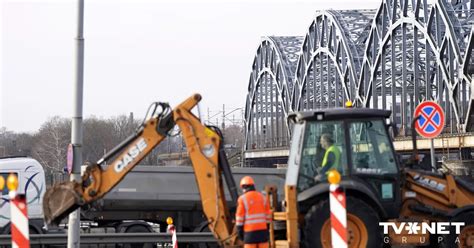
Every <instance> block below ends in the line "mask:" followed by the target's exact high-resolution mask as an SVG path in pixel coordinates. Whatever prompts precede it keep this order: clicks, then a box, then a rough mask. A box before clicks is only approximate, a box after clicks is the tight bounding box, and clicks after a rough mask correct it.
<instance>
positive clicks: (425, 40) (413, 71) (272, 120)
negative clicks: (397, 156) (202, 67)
mask: <svg viewBox="0 0 474 248" xmlns="http://www.w3.org/2000/svg"><path fill="white" fill-rule="evenodd" d="M473 24H474V0H472V1H471V0H468V1H466V0H460V1H456V0H454V1H446V0H438V1H434V2H431V3H430V4H428V3H427V1H426V0H383V1H382V2H381V3H380V6H379V7H378V9H376V10H327V11H319V12H317V13H316V15H315V17H314V19H313V20H312V22H311V25H310V26H309V28H308V30H307V32H306V34H305V35H304V36H285V37H281V36H279V37H275V36H269V37H264V38H263V39H262V41H261V43H260V44H259V47H258V49H257V52H256V54H255V58H254V61H253V64H252V70H251V73H250V79H249V83H248V94H247V99H246V108H245V143H244V148H243V150H244V158H245V160H246V161H260V162H263V161H266V163H269V164H278V163H283V164H284V163H286V161H285V160H286V157H287V155H288V145H289V139H290V135H291V127H290V128H289V123H288V122H287V116H288V113H290V112H292V111H301V110H313V109H324V108H335V107H342V106H343V105H344V103H345V102H346V101H347V100H351V101H352V102H353V103H354V105H355V106H356V107H373V108H381V109H389V110H391V111H392V122H393V123H395V124H396V125H397V127H398V129H399V133H398V136H397V137H395V140H396V142H395V147H396V149H397V150H399V151H409V150H411V149H412V146H411V142H410V141H409V139H408V138H407V137H408V136H409V134H410V132H411V121H412V118H413V112H414V108H415V107H416V106H417V105H418V104H419V103H420V102H422V101H425V100H434V101H437V102H438V103H439V104H441V106H442V108H443V110H444V112H445V115H446V124H445V129H444V133H443V135H442V136H440V137H439V138H437V139H436V140H435V141H434V144H435V148H437V149H446V150H448V148H449V150H448V152H449V151H451V154H458V155H460V157H464V158H469V157H470V147H474V133H473V132H474V110H473V105H474V91H473V90H474V83H471V82H473V78H472V77H473V75H472V74H473V73H474V66H473V65H474V63H473V60H474V58H473V57H474V55H473V48H474V37H473V33H474V29H473V27H474V25H473ZM429 144H430V142H429V141H427V140H421V141H419V142H418V146H419V147H420V148H421V149H429ZM461 147H464V148H462V149H461ZM458 151H459V152H458ZM247 164H249V163H247ZM250 164H251V163H250Z"/></svg>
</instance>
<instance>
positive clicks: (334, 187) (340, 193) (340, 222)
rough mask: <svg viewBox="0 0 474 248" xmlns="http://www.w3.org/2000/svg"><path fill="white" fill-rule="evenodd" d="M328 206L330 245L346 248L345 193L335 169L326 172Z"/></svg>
mask: <svg viewBox="0 0 474 248" xmlns="http://www.w3.org/2000/svg"><path fill="white" fill-rule="evenodd" d="M328 181H329V183H330V186H329V191H330V192H329V208H330V210H331V243H332V247H338V248H347V247H348V245H347V212H346V194H345V193H344V190H343V189H342V187H341V186H340V185H339V182H340V181H341V175H340V174H339V172H338V171H337V170H331V171H330V172H329V174H328Z"/></svg>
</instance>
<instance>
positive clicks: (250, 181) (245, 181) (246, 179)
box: [240, 176, 255, 188]
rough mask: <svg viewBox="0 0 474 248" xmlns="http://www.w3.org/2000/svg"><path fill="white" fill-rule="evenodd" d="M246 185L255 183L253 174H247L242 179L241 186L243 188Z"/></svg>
mask: <svg viewBox="0 0 474 248" xmlns="http://www.w3.org/2000/svg"><path fill="white" fill-rule="evenodd" d="M244 185H255V182H254V181H253V178H252V177H251V176H245V177H242V179H241V180H240V187H241V188H242V187H243V186H244Z"/></svg>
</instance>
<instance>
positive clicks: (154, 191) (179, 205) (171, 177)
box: [83, 165, 286, 221]
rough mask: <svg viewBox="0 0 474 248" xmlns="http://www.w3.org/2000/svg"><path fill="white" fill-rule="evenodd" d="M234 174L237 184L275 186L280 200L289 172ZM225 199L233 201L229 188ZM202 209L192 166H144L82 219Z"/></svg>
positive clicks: (253, 170)
mask: <svg viewBox="0 0 474 248" xmlns="http://www.w3.org/2000/svg"><path fill="white" fill-rule="evenodd" d="M232 172H233V175H234V179H235V181H236V184H237V185H238V183H239V182H240V179H241V178H242V177H244V176H246V175H250V176H252V177H253V178H254V179H255V183H256V187H257V190H259V191H262V190H263V189H264V186H265V185H269V184H274V185H276V186H277V187H278V192H279V195H280V196H279V197H280V198H279V199H282V198H281V197H283V193H284V192H283V186H284V183H285V173H286V169H273V168H233V169H232ZM224 185H226V184H224ZM226 197H227V199H228V201H230V195H229V193H228V191H227V189H226ZM201 209H202V207H201V201H200V196H199V191H198V189H197V184H196V179H195V177H194V172H193V169H192V167H188V166H145V165H141V166H137V167H135V168H134V169H133V170H132V172H130V173H129V174H128V175H127V176H126V177H125V178H124V179H123V180H122V181H121V182H120V183H119V184H118V185H117V186H116V187H115V188H113V189H112V190H111V192H109V193H108V194H107V195H106V196H105V197H104V198H103V199H101V200H99V201H97V202H95V203H94V204H93V205H92V206H91V208H90V209H88V210H86V211H83V218H85V219H89V220H101V221H112V220H125V219H145V220H156V219H164V218H165V217H166V216H167V215H176V213H179V214H198V215H202V213H201ZM190 218H191V217H190Z"/></svg>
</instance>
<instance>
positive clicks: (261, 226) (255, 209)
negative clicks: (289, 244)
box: [235, 190, 272, 243]
mask: <svg viewBox="0 0 474 248" xmlns="http://www.w3.org/2000/svg"><path fill="white" fill-rule="evenodd" d="M235 215H236V216H235V217H236V218H235V219H236V225H237V226H238V227H243V230H244V232H245V234H244V237H245V243H253V242H266V241H267V240H268V230H267V224H268V223H270V220H271V218H272V216H271V210H270V205H269V204H268V202H267V199H266V197H265V196H264V195H263V194H262V193H260V192H257V191H254V190H253V191H248V192H246V193H245V194H243V195H241V196H240V197H239V199H238V205H237V212H236V214H235Z"/></svg>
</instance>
